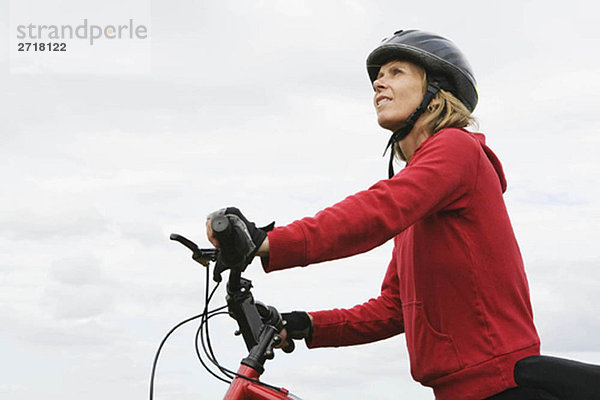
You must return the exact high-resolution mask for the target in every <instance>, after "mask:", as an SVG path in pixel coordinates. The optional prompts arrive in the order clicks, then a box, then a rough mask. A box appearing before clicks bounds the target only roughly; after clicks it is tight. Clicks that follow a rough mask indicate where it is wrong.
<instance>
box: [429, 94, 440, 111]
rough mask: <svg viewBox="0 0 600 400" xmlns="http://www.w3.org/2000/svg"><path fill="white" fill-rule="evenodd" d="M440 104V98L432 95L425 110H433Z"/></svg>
mask: <svg viewBox="0 0 600 400" xmlns="http://www.w3.org/2000/svg"><path fill="white" fill-rule="evenodd" d="M441 105H442V100H440V99H439V98H438V97H437V96H436V97H434V98H433V99H432V100H431V101H430V102H429V105H428V106H427V111H429V112H434V111H435V110H437V109H438V108H440V106H441Z"/></svg>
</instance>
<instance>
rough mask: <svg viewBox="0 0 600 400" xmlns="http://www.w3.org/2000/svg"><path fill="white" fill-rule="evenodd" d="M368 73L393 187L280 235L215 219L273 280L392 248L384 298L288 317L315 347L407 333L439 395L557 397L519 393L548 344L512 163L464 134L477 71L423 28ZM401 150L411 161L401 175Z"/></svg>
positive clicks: (376, 60)
mask: <svg viewBox="0 0 600 400" xmlns="http://www.w3.org/2000/svg"><path fill="white" fill-rule="evenodd" d="M367 69H368V73H369V77H370V79H371V82H372V84H373V88H374V89H375V95H374V106H375V109H376V112H377V120H378V123H379V125H380V126H382V127H383V128H385V129H388V130H390V131H392V132H393V134H392V137H391V138H390V140H389V143H388V147H392V150H393V151H392V154H391V155H390V162H389V179H386V180H382V181H380V182H377V183H376V184H375V185H373V186H372V187H371V188H369V189H368V190H365V191H362V192H359V193H357V194H355V195H353V196H350V197H348V198H346V199H345V200H343V201H341V202H339V203H337V204H335V205H334V206H332V207H329V208H327V209H325V210H323V211H321V212H319V213H317V214H316V215H315V216H314V217H311V218H304V219H301V220H298V221H295V222H293V223H291V224H289V225H287V226H283V227H278V228H275V229H273V230H272V231H270V232H268V235H267V233H266V232H265V230H264V229H259V228H256V227H255V225H254V224H253V223H250V222H248V221H247V220H246V219H245V218H244V217H243V216H242V215H241V213H240V212H239V210H237V209H233V208H230V209H224V210H221V211H219V212H217V213H218V214H226V215H230V216H236V217H233V218H237V219H238V220H239V221H240V222H241V223H242V224H243V226H245V227H246V229H247V234H248V240H249V241H251V242H252V245H253V246H252V251H251V252H250V253H249V256H250V257H252V256H253V255H254V254H256V255H258V256H260V257H261V258H262V260H263V266H264V269H265V271H266V272H271V271H274V270H280V269H284V268H289V267H293V266H305V265H308V264H313V263H317V262H322V261H326V260H332V259H338V258H342V257H347V256H351V255H354V254H358V253H362V252H365V251H368V250H370V249H372V248H374V247H376V246H379V245H381V244H383V243H385V242H386V241H388V240H389V239H392V238H393V239H394V250H393V253H392V259H391V261H390V264H389V266H388V269H387V273H386V275H385V278H384V281H383V284H382V289H381V295H380V296H379V297H378V298H376V299H371V300H369V301H368V302H366V303H364V304H360V305H357V306H355V307H353V308H351V309H334V310H327V311H318V312H311V313H305V312H294V313H290V314H286V315H285V316H284V318H285V319H286V320H287V322H288V325H287V331H288V332H287V335H288V337H291V338H293V339H300V338H304V339H306V343H307V345H308V347H310V348H315V347H325V346H347V345H353V344H359V343H368V342H373V341H376V340H381V339H385V338H388V337H391V336H394V335H397V334H399V333H405V334H406V341H407V346H408V351H409V355H410V365H411V374H412V376H413V377H414V379H415V380H417V381H419V382H421V383H422V384H423V385H426V386H430V387H431V388H433V390H434V392H435V396H436V398H437V399H439V400H449V399H452V400H455V399H463V400H469V399H473V400H475V399H485V398H489V397H490V396H493V397H492V398H494V399H529V398H545V397H535V396H537V395H538V394H531V392H525V390H526V389H522V388H515V387H516V386H517V385H516V383H515V381H514V378H513V369H514V365H515V363H516V362H517V361H519V360H521V359H523V358H525V357H528V356H532V355H537V354H539V345H540V342H539V338H538V335H537V332H536V329H535V326H534V324H533V315H532V309H531V304H530V300H529V289H528V285H527V278H526V276H525V271H524V268H523V262H522V258H521V254H520V251H519V247H518V245H517V242H516V239H515V236H514V233H513V230H512V227H511V224H510V220H509V217H508V214H507V211H506V208H505V205H504V201H503V198H502V194H503V192H504V191H505V189H506V181H505V177H504V174H503V171H502V166H501V164H500V162H499V161H498V159H497V158H496V156H495V155H494V153H493V152H492V151H491V150H490V149H489V148H488V147H487V146H486V145H485V140H484V136H483V135H481V134H477V133H470V132H468V131H466V130H465V129H464V128H465V127H466V126H468V125H469V124H470V123H472V122H473V118H472V117H471V112H472V111H473V109H474V108H475V106H476V104H477V100H478V97H477V91H476V87H475V79H474V77H473V73H472V71H471V68H470V66H469V64H468V63H467V61H466V59H465V58H464V56H463V55H462V53H461V52H460V50H459V49H458V48H457V47H456V46H455V45H454V44H453V43H452V42H450V41H449V40H447V39H445V38H443V37H440V36H437V35H432V34H429V33H426V32H422V31H416V30H411V31H398V32H396V33H394V35H393V36H392V37H391V38H389V39H387V40H384V42H383V43H382V44H381V45H380V46H379V47H377V48H376V49H375V50H374V51H373V52H372V53H371V54H370V55H369V57H368V59H367ZM394 154H395V155H396V156H398V157H399V158H400V159H402V160H404V161H406V163H407V164H406V167H405V168H404V169H403V170H401V171H400V172H399V173H397V174H395V175H394V171H393V165H392V161H393V159H392V158H393V155H394ZM209 218H210V216H209ZM208 235H209V239H210V240H211V242H213V244H215V245H218V243H217V241H216V240H215V239H214V238H213V237H212V232H210V229H209V232H208ZM511 388H515V389H511ZM530 396H531V397H530ZM540 396H541V394H540Z"/></svg>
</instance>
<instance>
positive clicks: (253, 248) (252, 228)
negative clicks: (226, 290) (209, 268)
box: [207, 207, 275, 281]
mask: <svg viewBox="0 0 600 400" xmlns="http://www.w3.org/2000/svg"><path fill="white" fill-rule="evenodd" d="M217 216H225V217H227V219H229V222H230V223H231V225H232V226H233V230H234V234H235V236H236V237H235V240H234V243H236V246H237V247H239V248H238V249H229V250H238V251H239V250H240V249H244V253H243V254H241V256H242V260H241V261H240V262H236V263H235V264H236V265H231V262H229V263H228V262H227V260H226V259H225V255H224V254H223V253H224V252H223V251H221V252H219V256H218V258H217V264H216V265H215V269H214V276H213V279H214V280H216V281H220V275H221V272H223V271H225V270H226V269H229V268H239V269H241V270H242V271H243V270H244V269H246V266H247V265H248V264H250V263H251V262H252V259H253V258H254V256H255V255H256V252H257V251H258V249H259V248H260V245H261V244H262V242H264V240H265V239H266V238H267V232H269V231H270V230H272V229H273V227H274V226H275V222H272V223H270V224H269V225H267V226H265V227H263V228H257V227H256V224H254V222H250V221H248V219H246V217H244V215H243V214H242V212H241V211H240V210H239V209H237V208H235V207H228V208H222V209H220V210H218V211H215V212H213V213H211V214H210V215H209V216H208V217H207V218H208V219H213V218H214V217H217ZM228 264H229V265H228Z"/></svg>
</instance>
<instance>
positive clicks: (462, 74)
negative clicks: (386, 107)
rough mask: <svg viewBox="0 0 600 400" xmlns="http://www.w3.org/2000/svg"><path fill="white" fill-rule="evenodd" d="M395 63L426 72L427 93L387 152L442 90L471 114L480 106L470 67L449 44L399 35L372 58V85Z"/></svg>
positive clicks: (413, 34)
mask: <svg viewBox="0 0 600 400" xmlns="http://www.w3.org/2000/svg"><path fill="white" fill-rule="evenodd" d="M393 60H407V61H411V62H414V63H415V64H418V65H420V66H422V67H423V68H424V69H425V71H426V72H427V90H426V91H425V95H424V96H423V100H422V101H421V104H420V105H419V107H417V109H416V110H415V111H414V112H413V113H412V114H411V115H410V116H409V117H408V118H407V120H406V122H405V125H404V126H403V127H402V128H400V129H398V130H396V131H395V132H393V133H392V136H391V137H390V139H389V141H388V143H387V146H386V148H385V151H384V152H383V154H384V155H385V152H386V151H387V149H388V148H390V147H392V146H393V145H394V143H396V142H397V141H399V140H402V139H404V138H405V137H406V136H407V135H408V134H409V133H410V131H411V130H412V128H413V126H414V124H415V122H416V121H417V119H419V117H420V116H421V115H422V114H423V112H425V110H426V108H427V106H428V105H429V103H430V102H431V100H432V99H433V98H434V96H435V95H436V94H437V92H438V91H439V90H440V89H444V90H446V91H449V92H450V93H452V94H454V95H455V96H456V98H458V99H459V100H460V101H461V102H462V103H463V104H464V105H465V107H467V109H468V110H469V111H471V112H473V110H474V109H475V106H476V105H477V100H478V96H477V83H476V82H475V77H474V75H473V71H472V70H471V66H470V65H469V63H468V61H467V59H466V58H465V56H464V55H463V54H462V52H461V51H460V50H459V49H458V47H456V45H455V44H454V43H452V42H451V41H450V40H448V39H446V38H443V37H441V36H438V35H434V34H431V33H427V32H423V31H419V30H407V31H403V30H400V31H397V32H394V35H393V36H392V37H390V38H387V39H384V40H383V41H382V42H381V44H380V45H379V46H378V47H377V48H376V49H375V50H373V51H372V52H371V54H369V57H368V58H367V72H368V73H369V78H370V79H371V83H373V82H375V80H376V79H377V75H378V74H379V70H380V69H381V67H382V66H383V65H384V64H386V63H388V62H390V61H393ZM393 160H394V152H393V151H391V153H390V161H389V165H388V175H389V177H390V178H391V177H392V176H394V166H393Z"/></svg>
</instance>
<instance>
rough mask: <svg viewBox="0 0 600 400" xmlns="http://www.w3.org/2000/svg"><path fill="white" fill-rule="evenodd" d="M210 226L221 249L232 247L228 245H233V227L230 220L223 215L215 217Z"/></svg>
mask: <svg viewBox="0 0 600 400" xmlns="http://www.w3.org/2000/svg"><path fill="white" fill-rule="evenodd" d="M210 226H211V228H212V230H213V234H214V235H215V237H216V238H217V240H218V241H219V244H220V245H221V247H231V246H228V245H232V244H233V227H232V226H231V223H230V222H229V219H228V218H227V217H225V216H222V215H220V216H217V217H214V218H213V219H212V220H211V222H210Z"/></svg>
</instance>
